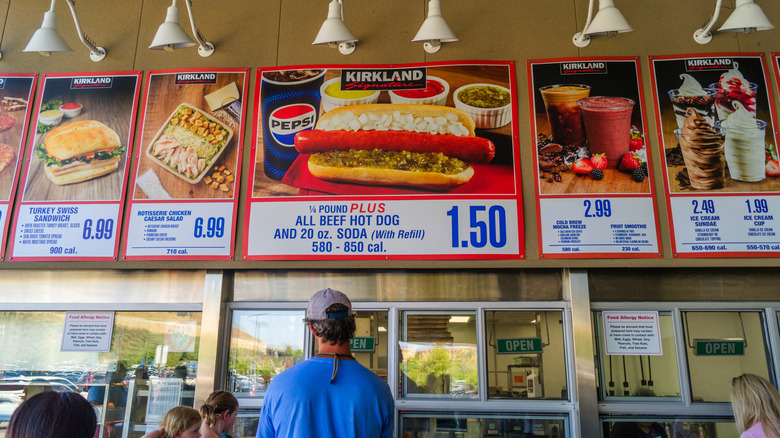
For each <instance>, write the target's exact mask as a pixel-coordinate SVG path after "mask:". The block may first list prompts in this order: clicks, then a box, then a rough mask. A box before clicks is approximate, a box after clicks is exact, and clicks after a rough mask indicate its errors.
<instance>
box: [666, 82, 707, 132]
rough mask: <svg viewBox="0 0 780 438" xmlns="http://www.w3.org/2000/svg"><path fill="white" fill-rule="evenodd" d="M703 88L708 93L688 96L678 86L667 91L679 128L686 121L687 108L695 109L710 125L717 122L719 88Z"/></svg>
mask: <svg viewBox="0 0 780 438" xmlns="http://www.w3.org/2000/svg"><path fill="white" fill-rule="evenodd" d="M703 90H704V92H705V93H707V94H704V95H695V96H688V95H685V94H682V93H680V90H679V89H677V88H675V89H674V90H669V91H667V92H666V94H668V95H669V99H670V100H671V101H672V107H673V108H674V118H675V120H676V121H677V127H678V128H682V126H683V122H685V110H686V109H687V108H693V109H695V110H696V112H697V113H699V114H701V116H702V117H704V119H705V120H707V123H709V124H710V125H711V124H713V123H715V95H716V94H717V92H718V90H715V89H713V88H704V89H703Z"/></svg>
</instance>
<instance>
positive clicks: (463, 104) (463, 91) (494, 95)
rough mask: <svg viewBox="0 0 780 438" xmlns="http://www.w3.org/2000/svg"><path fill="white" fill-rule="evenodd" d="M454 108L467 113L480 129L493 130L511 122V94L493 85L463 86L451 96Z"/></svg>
mask: <svg viewBox="0 0 780 438" xmlns="http://www.w3.org/2000/svg"><path fill="white" fill-rule="evenodd" d="M452 100H453V101H455V108H458V109H461V110H463V111H465V112H467V113H468V114H469V115H470V116H471V117H472V118H473V119H474V124H475V125H476V127H477V128H480V129H495V128H500V127H502V126H505V125H506V124H508V123H509V122H510V121H511V120H512V108H511V106H512V93H510V91H509V89H507V88H505V87H502V86H500V85H494V84H469V85H464V86H462V87H460V88H458V89H457V90H455V93H454V94H453V95H452Z"/></svg>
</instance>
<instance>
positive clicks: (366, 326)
mask: <svg viewBox="0 0 780 438" xmlns="http://www.w3.org/2000/svg"><path fill="white" fill-rule="evenodd" d="M355 327H356V330H355V337H354V338H352V344H351V345H350V347H351V349H352V355H353V356H354V357H355V359H356V360H357V361H358V362H360V364H361V365H363V366H364V367H366V368H368V369H370V370H371V371H373V372H375V373H376V374H377V375H378V376H379V377H381V378H382V379H384V380H385V381H387V312H386V311H385V312H370V311H362V312H355ZM317 351H318V348H317V343H316V341H315V343H314V354H316V353H317Z"/></svg>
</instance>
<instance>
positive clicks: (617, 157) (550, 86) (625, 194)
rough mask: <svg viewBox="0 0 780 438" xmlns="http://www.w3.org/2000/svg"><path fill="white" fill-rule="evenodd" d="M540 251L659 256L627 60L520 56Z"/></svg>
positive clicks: (634, 72) (641, 123)
mask: <svg viewBox="0 0 780 438" xmlns="http://www.w3.org/2000/svg"><path fill="white" fill-rule="evenodd" d="M528 73H529V77H530V85H531V90H529V95H530V97H531V98H530V101H531V102H530V103H531V117H532V120H531V126H533V127H534V132H533V138H532V139H531V140H532V141H533V143H534V145H535V147H536V151H535V152H536V153H535V154H534V157H535V162H536V173H537V178H534V181H535V185H536V194H537V196H536V203H537V219H538V224H539V225H538V227H539V234H540V236H541V238H540V240H539V254H540V257H550V258H556V257H557V258H564V257H659V256H660V255H661V254H660V252H659V251H660V249H659V248H660V236H659V234H658V217H657V215H656V205H655V196H654V195H653V184H652V172H651V169H652V162H651V161H652V160H651V154H650V153H649V149H648V141H647V135H646V132H647V126H646V118H645V116H644V113H643V110H642V109H643V108H644V104H643V98H642V84H641V81H640V75H639V61H638V60H637V59H636V58H610V59H583V58H579V59H571V60H561V59H553V60H538V61H531V62H529V64H528Z"/></svg>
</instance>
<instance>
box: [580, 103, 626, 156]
mask: <svg viewBox="0 0 780 438" xmlns="http://www.w3.org/2000/svg"><path fill="white" fill-rule="evenodd" d="M577 104H578V105H579V107H580V112H581V113H582V120H583V122H584V124H585V135H586V136H587V138H588V145H589V147H590V153H591V154H606V156H607V167H608V168H611V169H615V168H617V167H618V164H620V160H621V159H622V158H623V155H625V154H626V153H628V143H629V140H630V139H631V113H632V112H633V110H634V101H633V100H631V99H627V98H625V97H606V96H593V97H586V98H584V99H580V100H579V101H578V102H577Z"/></svg>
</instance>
